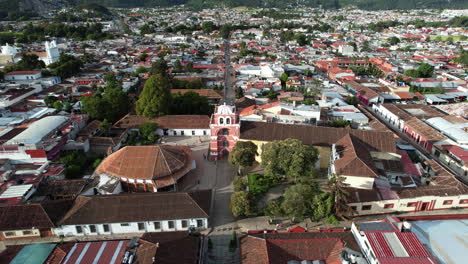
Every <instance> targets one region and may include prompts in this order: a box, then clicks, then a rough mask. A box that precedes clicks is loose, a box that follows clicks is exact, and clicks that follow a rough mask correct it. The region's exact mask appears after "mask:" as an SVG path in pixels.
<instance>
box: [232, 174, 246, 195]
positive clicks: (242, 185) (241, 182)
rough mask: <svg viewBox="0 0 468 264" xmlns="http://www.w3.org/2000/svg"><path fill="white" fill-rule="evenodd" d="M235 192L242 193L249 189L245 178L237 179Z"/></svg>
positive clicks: (234, 182) (235, 180)
mask: <svg viewBox="0 0 468 264" xmlns="http://www.w3.org/2000/svg"><path fill="white" fill-rule="evenodd" d="M233 185H234V192H241V191H245V190H246V189H247V179H246V178H245V177H236V178H235V179H234V181H233Z"/></svg>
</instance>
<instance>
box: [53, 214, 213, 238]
mask: <svg viewBox="0 0 468 264" xmlns="http://www.w3.org/2000/svg"><path fill="white" fill-rule="evenodd" d="M184 220H185V221H187V227H182V221H184ZM197 220H201V221H202V226H197ZM169 221H174V228H169ZM155 222H159V223H160V225H161V228H160V229H156V228H155V225H154V223H155ZM138 223H143V224H144V229H143V230H139V229H138ZM107 224H108V225H109V232H105V231H104V224H95V226H96V232H95V233H92V232H91V229H90V227H89V226H90V225H79V226H81V227H82V230H83V232H82V233H81V234H79V233H77V230H76V225H63V226H60V227H57V228H54V229H53V231H54V233H55V235H57V236H61V235H63V236H83V235H105V234H125V233H145V232H164V231H182V230H188V228H189V227H190V226H193V227H195V228H196V229H206V228H207V227H208V219H207V218H193V219H177V220H162V221H160V220H159V221H142V222H129V223H107Z"/></svg>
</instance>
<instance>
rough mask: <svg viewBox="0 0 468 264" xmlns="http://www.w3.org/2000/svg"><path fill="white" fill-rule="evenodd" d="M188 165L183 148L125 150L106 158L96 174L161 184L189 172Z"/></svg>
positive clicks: (186, 150) (189, 151)
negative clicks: (158, 181) (153, 181)
mask: <svg viewBox="0 0 468 264" xmlns="http://www.w3.org/2000/svg"><path fill="white" fill-rule="evenodd" d="M191 162H192V159H191V150H190V148H189V147H187V146H171V145H154V146H127V147H124V148H122V149H120V150H118V151H117V152H115V153H113V154H111V155H110V156H108V157H107V158H106V159H105V160H104V161H103V162H102V163H101V164H100V165H99V167H98V168H97V169H96V172H97V173H98V174H103V173H105V174H107V175H110V176H114V177H119V178H122V177H124V178H129V179H140V180H164V179H165V177H168V176H171V177H174V178H176V179H177V177H179V178H180V177H182V176H183V175H185V173H187V172H188V171H189V170H190V168H191ZM166 180H167V179H166Z"/></svg>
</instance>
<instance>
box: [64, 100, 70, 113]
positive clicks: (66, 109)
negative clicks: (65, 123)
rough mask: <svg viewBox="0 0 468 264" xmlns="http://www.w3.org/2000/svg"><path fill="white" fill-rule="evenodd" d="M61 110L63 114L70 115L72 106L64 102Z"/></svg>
mask: <svg viewBox="0 0 468 264" xmlns="http://www.w3.org/2000/svg"><path fill="white" fill-rule="evenodd" d="M62 110H63V111H65V112H68V113H70V112H71V110H72V105H71V103H70V102H64V103H63V107H62Z"/></svg>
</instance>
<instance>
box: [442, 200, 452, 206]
mask: <svg viewBox="0 0 468 264" xmlns="http://www.w3.org/2000/svg"><path fill="white" fill-rule="evenodd" d="M452 203H453V201H452V200H445V201H444V205H451V204H452Z"/></svg>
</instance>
